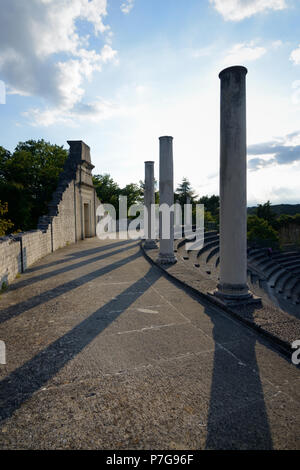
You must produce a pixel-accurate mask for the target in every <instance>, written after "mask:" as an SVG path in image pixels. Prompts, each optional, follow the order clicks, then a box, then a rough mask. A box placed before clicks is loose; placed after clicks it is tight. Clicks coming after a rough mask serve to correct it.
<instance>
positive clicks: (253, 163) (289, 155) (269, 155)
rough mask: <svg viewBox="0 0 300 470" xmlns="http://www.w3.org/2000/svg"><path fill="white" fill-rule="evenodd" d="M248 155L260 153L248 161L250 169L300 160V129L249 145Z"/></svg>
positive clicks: (287, 163)
mask: <svg viewBox="0 0 300 470" xmlns="http://www.w3.org/2000/svg"><path fill="white" fill-rule="evenodd" d="M248 155H259V156H260V157H256V158H252V159H250V160H249V162H248V168H249V169H250V170H254V171H255V170H259V169H261V168H264V167H267V166H273V165H289V164H292V163H294V162H298V161H300V131H296V132H293V133H291V134H288V135H286V136H285V137H282V138H279V139H274V140H273V141H270V142H263V143H259V144H254V145H250V146H248Z"/></svg>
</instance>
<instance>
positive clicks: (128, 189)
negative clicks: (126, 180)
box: [120, 183, 143, 208]
mask: <svg viewBox="0 0 300 470" xmlns="http://www.w3.org/2000/svg"><path fill="white" fill-rule="evenodd" d="M120 194H121V195H122V196H127V205H128V208H129V207H130V206H132V205H133V204H136V203H138V202H143V191H142V189H141V187H140V186H138V185H137V184H134V183H130V184H127V185H126V186H125V188H123V189H121V193H120Z"/></svg>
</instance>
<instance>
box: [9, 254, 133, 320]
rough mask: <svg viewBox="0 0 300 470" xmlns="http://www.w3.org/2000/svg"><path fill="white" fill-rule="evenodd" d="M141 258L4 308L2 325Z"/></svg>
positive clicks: (127, 260)
mask: <svg viewBox="0 0 300 470" xmlns="http://www.w3.org/2000/svg"><path fill="white" fill-rule="evenodd" d="M128 249H129V248H128V247H126V248H121V249H120V250H116V251H115V252H113V253H108V254H107V255H103V258H101V259H104V258H107V257H109V256H110V255H113V254H117V253H121V252H124V251H127V250H128ZM140 256H141V254H140V253H135V254H133V255H131V256H129V257H127V258H124V259H122V260H119V261H116V262H115V263H111V264H109V265H107V266H103V267H102V268H99V269H96V270H95V271H92V272H90V273H87V274H84V275H83V276H81V277H78V278H76V279H72V280H71V281H68V282H65V283H64V284H60V285H59V286H57V287H54V288H53V289H50V290H47V291H45V292H42V293H41V294H38V295H35V296H33V297H31V298H30V299H27V300H24V301H22V302H19V303H18V304H14V305H11V306H10V307H7V308H4V309H3V310H1V311H0V323H4V322H6V321H7V320H10V319H11V318H14V317H16V316H18V315H21V314H22V313H24V312H26V311H27V310H30V309H31V308H34V307H37V306H38V305H41V304H43V303H44V302H48V301H49V300H52V299H55V298H57V297H59V296H61V295H63V294H65V293H67V292H70V291H71V290H73V289H76V288H77V287H79V286H82V285H83V284H86V283H87V282H90V281H92V280H93V279H96V278H97V277H100V276H103V275H104V274H107V273H109V272H111V271H113V270H114V269H116V268H118V267H120V266H123V265H124V264H127V263H129V262H130V261H133V260H135V259H136V258H138V257H140ZM94 259H95V258H93V259H91V260H89V261H87V262H84V263H83V264H88V263H93V262H94V261H93V260H94ZM81 266H82V265H81ZM77 267H78V266H77ZM70 269H71V267H70ZM73 269H75V268H73ZM62 272H63V271H62Z"/></svg>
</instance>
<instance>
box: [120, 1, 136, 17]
mask: <svg viewBox="0 0 300 470" xmlns="http://www.w3.org/2000/svg"><path fill="white" fill-rule="evenodd" d="M133 6H134V0H126V1H125V2H123V3H122V5H121V10H122V12H123V13H124V14H125V15H127V14H128V13H130V11H131V10H132V8H133Z"/></svg>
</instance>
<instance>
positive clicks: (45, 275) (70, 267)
mask: <svg viewBox="0 0 300 470" xmlns="http://www.w3.org/2000/svg"><path fill="white" fill-rule="evenodd" d="M133 246H134V245H132V246H130V248H132V247H133ZM127 250H128V247H127V246H126V247H125V248H119V249H117V250H113V251H109V252H108V253H104V254H100V255H99V256H95V257H93V258H88V259H87V260H83V261H79V262H78V263H72V264H69V265H68V266H64V267H62V268H58V269H55V270H52V271H49V272H46V273H43V274H38V275H37V276H32V277H30V278H28V279H23V280H20V281H18V282H16V283H15V284H11V285H10V287H9V290H10V291H14V290H17V289H20V288H21V287H24V286H28V285H32V284H34V283H35V282H40V281H44V280H46V279H50V278H51V277H54V276H57V275H59V274H63V273H67V272H70V271H73V270H74V269H78V268H82V267H83V266H86V265H88V264H91V263H96V262H97V261H101V260H104V259H105V258H108V257H109V256H113V255H117V254H118V253H122V252H124V251H127ZM98 252H99V250H98V251H95V252H94V254H96V253H97V254H98ZM85 256H88V255H85ZM79 257H80V255H79ZM74 260H75V258H74Z"/></svg>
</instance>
